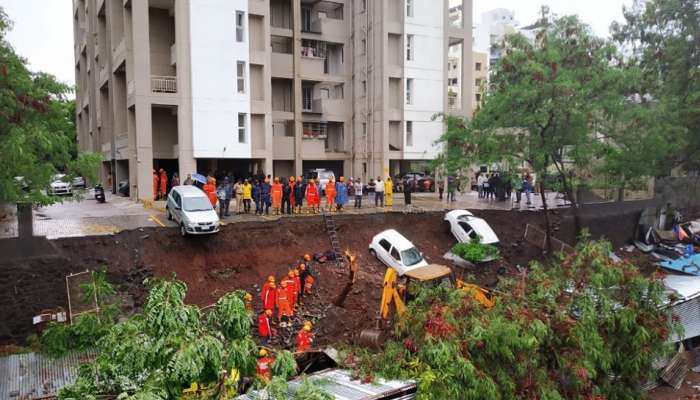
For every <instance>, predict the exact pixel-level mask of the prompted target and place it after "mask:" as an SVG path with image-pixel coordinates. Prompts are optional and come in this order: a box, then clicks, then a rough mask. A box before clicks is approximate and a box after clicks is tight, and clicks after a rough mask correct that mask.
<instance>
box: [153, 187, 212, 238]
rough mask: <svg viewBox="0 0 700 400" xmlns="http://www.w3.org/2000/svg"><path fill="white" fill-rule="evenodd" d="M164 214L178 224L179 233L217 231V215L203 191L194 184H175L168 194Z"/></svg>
mask: <svg viewBox="0 0 700 400" xmlns="http://www.w3.org/2000/svg"><path fill="white" fill-rule="evenodd" d="M165 214H166V215H167V217H168V219H169V220H171V221H173V220H174V221H175V222H177V224H178V225H179V226H180V234H181V235H182V236H183V237H185V236H187V235H206V234H211V233H216V232H218V231H219V224H220V221H219V216H218V215H217V214H216V211H215V210H214V208H213V207H212V205H211V202H210V201H209V198H208V197H207V195H206V194H204V192H203V191H202V190H200V189H198V188H196V187H194V186H189V185H187V186H185V185H182V186H175V187H174V188H172V189H171V190H170V193H169V194H168V201H167V202H166V205H165Z"/></svg>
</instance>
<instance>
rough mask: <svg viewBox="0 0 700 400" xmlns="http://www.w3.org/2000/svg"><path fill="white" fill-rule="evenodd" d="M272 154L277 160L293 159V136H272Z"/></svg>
mask: <svg viewBox="0 0 700 400" xmlns="http://www.w3.org/2000/svg"><path fill="white" fill-rule="evenodd" d="M272 156H273V157H274V158H275V159H277V160H293V159H294V136H278V135H274V136H273V137H272Z"/></svg>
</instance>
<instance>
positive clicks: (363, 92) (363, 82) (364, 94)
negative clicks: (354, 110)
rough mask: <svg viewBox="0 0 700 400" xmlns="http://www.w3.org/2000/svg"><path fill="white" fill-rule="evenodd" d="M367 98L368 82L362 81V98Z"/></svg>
mask: <svg viewBox="0 0 700 400" xmlns="http://www.w3.org/2000/svg"><path fill="white" fill-rule="evenodd" d="M365 96H367V81H362V97H365Z"/></svg>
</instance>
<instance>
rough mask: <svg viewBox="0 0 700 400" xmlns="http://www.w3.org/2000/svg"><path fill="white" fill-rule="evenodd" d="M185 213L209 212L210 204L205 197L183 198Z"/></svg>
mask: <svg viewBox="0 0 700 400" xmlns="http://www.w3.org/2000/svg"><path fill="white" fill-rule="evenodd" d="M183 202H184V207H183V208H184V210H185V211H209V210H211V209H212V208H211V202H210V201H209V199H207V198H206V197H185V198H184V200H183Z"/></svg>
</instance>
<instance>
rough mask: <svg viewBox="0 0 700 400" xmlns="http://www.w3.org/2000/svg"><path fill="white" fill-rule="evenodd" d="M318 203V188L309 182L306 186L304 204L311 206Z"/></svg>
mask: <svg viewBox="0 0 700 400" xmlns="http://www.w3.org/2000/svg"><path fill="white" fill-rule="evenodd" d="M319 203H320V201H319V197H318V188H317V187H316V184H315V183H313V182H309V185H308V186H306V204H308V205H309V206H310V207H311V206H317V205H319Z"/></svg>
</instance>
